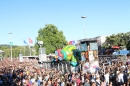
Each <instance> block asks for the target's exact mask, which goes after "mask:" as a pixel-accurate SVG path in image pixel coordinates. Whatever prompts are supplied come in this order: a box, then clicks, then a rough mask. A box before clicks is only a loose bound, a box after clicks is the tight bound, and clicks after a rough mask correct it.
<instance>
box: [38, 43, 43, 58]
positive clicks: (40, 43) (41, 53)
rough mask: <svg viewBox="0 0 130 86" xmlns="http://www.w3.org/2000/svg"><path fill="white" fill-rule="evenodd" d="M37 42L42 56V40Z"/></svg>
mask: <svg viewBox="0 0 130 86" xmlns="http://www.w3.org/2000/svg"><path fill="white" fill-rule="evenodd" d="M38 44H39V45H40V52H41V57H42V45H43V41H39V42H38Z"/></svg>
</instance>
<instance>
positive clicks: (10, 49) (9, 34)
mask: <svg viewBox="0 0 130 86" xmlns="http://www.w3.org/2000/svg"><path fill="white" fill-rule="evenodd" d="M8 34H9V35H10V39H9V41H10V54H11V57H10V58H11V62H12V44H13V42H12V40H11V35H12V32H10V33H8Z"/></svg>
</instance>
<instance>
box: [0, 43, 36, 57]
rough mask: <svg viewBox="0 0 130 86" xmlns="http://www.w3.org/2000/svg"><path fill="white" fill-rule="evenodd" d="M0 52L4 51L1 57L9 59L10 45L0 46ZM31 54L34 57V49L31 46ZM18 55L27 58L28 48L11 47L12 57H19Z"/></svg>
mask: <svg viewBox="0 0 130 86" xmlns="http://www.w3.org/2000/svg"><path fill="white" fill-rule="evenodd" d="M0 50H2V51H4V52H3V53H2V56H1V57H10V56H11V50H10V45H0ZM31 52H32V55H35V51H34V48H33V47H32V46H31ZM19 54H22V55H23V56H29V55H30V52H29V47H28V46H15V45H13V46H12V57H13V58H15V57H19Z"/></svg>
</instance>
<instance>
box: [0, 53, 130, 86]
mask: <svg viewBox="0 0 130 86" xmlns="http://www.w3.org/2000/svg"><path fill="white" fill-rule="evenodd" d="M129 58H130V57H129V55H128V58H127V63H124V62H121V61H112V62H111V65H110V64H109V65H105V66H103V65H101V66H100V67H99V68H98V69H97V70H96V71H95V72H89V71H88V72H85V73H84V72H83V70H79V71H78V72H71V71H68V72H65V73H64V74H63V73H62V71H61V70H55V69H53V68H44V67H40V66H39V65H38V61H37V60H36V59H29V60H28V61H26V60H25V61H26V62H22V63H21V62H19V59H16V58H15V59H13V62H10V59H9V58H4V59H3V60H2V61H0V86H130V63H129Z"/></svg>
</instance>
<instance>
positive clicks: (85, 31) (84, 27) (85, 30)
mask: <svg viewBox="0 0 130 86" xmlns="http://www.w3.org/2000/svg"><path fill="white" fill-rule="evenodd" d="M81 18H83V19H84V33H85V38H86V25H85V18H86V16H81Z"/></svg>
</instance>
